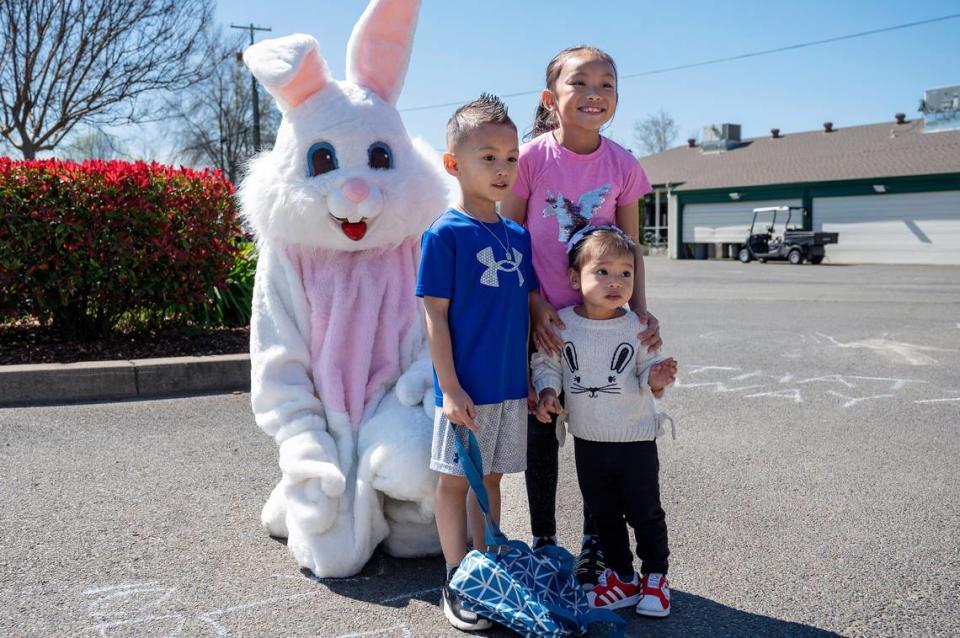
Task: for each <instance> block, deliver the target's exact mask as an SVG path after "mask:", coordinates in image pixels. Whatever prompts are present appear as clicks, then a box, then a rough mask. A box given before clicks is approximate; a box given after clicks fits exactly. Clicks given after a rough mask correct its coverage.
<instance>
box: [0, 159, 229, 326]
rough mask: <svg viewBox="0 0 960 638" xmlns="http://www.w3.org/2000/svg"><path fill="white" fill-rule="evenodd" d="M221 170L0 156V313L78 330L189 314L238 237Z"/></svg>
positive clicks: (216, 286) (221, 282) (213, 285)
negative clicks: (24, 159)
mask: <svg viewBox="0 0 960 638" xmlns="http://www.w3.org/2000/svg"><path fill="white" fill-rule="evenodd" d="M233 191H234V188H233V185H232V184H230V182H229V181H228V180H227V179H226V178H224V177H223V175H221V174H220V173H219V172H218V171H194V170H191V169H188V168H182V167H181V168H174V167H171V166H163V165H160V164H156V163H153V164H146V163H144V162H121V161H110V162H101V161H86V162H83V163H81V164H78V163H74V162H62V161H59V160H42V161H23V162H21V161H14V160H11V159H10V158H0V313H2V314H3V315H5V316H7V317H8V318H18V317H24V316H33V317H36V318H37V319H39V320H40V321H43V322H45V323H50V322H52V323H53V325H54V326H56V327H57V328H59V329H60V330H62V331H64V332H67V333H70V334H74V335H77V336H94V335H103V334H105V333H107V332H110V331H111V330H114V329H116V328H117V326H118V325H119V324H120V323H121V322H132V323H144V322H145V323H157V322H159V321H161V320H163V319H166V318H171V317H173V318H175V319H177V320H182V321H195V320H196V319H197V318H198V317H197V314H198V313H199V307H200V305H201V304H202V302H203V301H204V300H206V299H208V298H209V295H210V291H211V290H218V291H220V292H223V291H224V290H226V289H227V288H226V282H227V277H228V275H229V274H230V272H231V268H233V267H234V266H235V261H236V259H235V256H236V254H237V251H238V247H237V245H236V243H235V242H236V240H237V238H238V237H240V236H241V234H240V229H239V225H238V223H237V215H236V206H235V203H234V200H233Z"/></svg>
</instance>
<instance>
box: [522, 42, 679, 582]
mask: <svg viewBox="0 0 960 638" xmlns="http://www.w3.org/2000/svg"><path fill="white" fill-rule="evenodd" d="M616 109H617V66H616V64H615V63H614V61H613V58H611V57H610V56H609V55H608V54H607V53H604V52H603V51H601V50H600V49H597V48H595V47H590V46H576V47H571V48H569V49H564V50H563V51H561V52H560V53H558V54H557V55H556V56H555V57H554V58H553V59H552V60H551V61H550V64H548V65H547V81H546V88H545V89H544V90H543V92H542V93H541V95H540V104H539V105H538V107H537V113H536V119H535V122H534V127H533V130H532V131H531V133H530V134H529V136H528V139H529V138H532V139H530V141H528V142H527V143H526V144H524V145H523V146H521V147H520V159H519V170H518V175H517V181H516V184H515V185H514V187H513V192H512V193H511V194H509V195H508V196H507V197H506V199H505V201H504V212H505V213H506V214H507V215H508V216H510V217H511V218H513V219H514V220H515V221H517V222H520V223H522V224H524V225H525V226H526V227H527V229H528V230H529V232H530V236H531V241H532V243H533V267H534V270H535V271H536V274H537V278H538V279H539V280H540V294H536V293H534V294H533V295H532V296H531V303H530V311H531V328H532V333H533V335H532V336H533V343H534V345H535V346H536V347H537V348H538V349H540V350H543V351H547V352H551V353H556V352H559V351H560V349H561V347H562V345H563V344H562V343H561V341H560V338H559V336H558V335H557V332H556V329H555V328H554V326H558V327H561V328H562V327H564V326H563V323H562V322H561V321H560V318H559V316H558V315H557V310H560V309H562V308H565V307H567V306H572V305H574V304H575V303H578V302H579V301H580V292H579V291H578V290H575V289H574V288H573V287H571V283H570V280H569V279H568V275H567V271H568V262H567V250H566V245H567V242H568V241H569V239H570V237H571V236H572V235H573V234H574V233H575V232H576V231H577V230H579V229H580V228H581V227H583V226H584V225H586V224H590V225H595V226H601V225H604V224H615V225H616V226H618V227H620V228H621V229H622V230H623V231H624V232H625V233H626V234H627V235H629V236H630V237H631V238H632V239H633V240H634V242H635V243H636V244H637V245H638V246H639V243H640V242H639V235H640V208H639V203H638V202H639V200H640V198H641V197H643V196H644V195H646V194H647V193H649V192H650V190H651V189H650V182H649V180H648V179H647V176H646V174H645V173H644V172H643V169H642V168H641V167H640V163H639V162H638V161H637V159H636V158H635V157H634V156H633V155H632V154H631V153H630V152H629V151H627V150H626V149H624V148H623V147H621V146H620V145H618V144H617V143H616V142H613V141H612V140H610V139H607V138H606V137H604V136H602V135H601V134H600V130H601V128H602V127H603V126H604V125H605V124H606V123H607V122H609V121H610V120H611V119H612V118H613V115H614V113H615V112H616ZM636 264H637V268H636V276H635V278H634V279H635V280H634V282H633V296H632V297H631V300H630V308H631V309H632V310H633V311H634V312H636V313H637V315H638V316H639V317H640V322H641V324H643V325H646V326H648V327H647V329H646V330H645V331H644V332H643V333H641V334H640V340H641V342H642V343H643V345H645V346H646V347H647V348H648V349H649V350H650V351H654V350H656V349H658V348H659V347H660V343H661V341H660V336H659V325H658V321H657V319H656V317H654V316H653V315H652V314H650V313H649V312H648V311H647V299H646V294H645V290H644V268H643V256H642V255H641V254H640V251H639V248H638V249H637V254H636ZM554 425H555V423H554ZM527 436H528V438H527V471H526V483H527V498H528V501H529V505H530V523H531V528H532V532H533V536H534V538H533V545H534V546H535V547H538V546H542V545H544V544H555V543H556V492H557V474H558V459H557V456H558V443H557V438H556V434H555V427H546V426H544V425H543V424H541V423H540V422H539V421H537V419H536V418H535V417H533V416H531V417H530V419H529V421H528V425H527ZM603 569H604V565H603V559H602V553H601V551H600V546H599V541H598V540H597V536H596V533H595V530H594V528H593V524H592V522H591V521H590V516H589V513H588V512H587V511H586V510H585V511H584V537H583V548H582V550H581V553H580V561H579V562H578V564H577V577H578V579H579V580H580V582H581V584H583V586H584V588H586V589H590V588H592V586H593V585H595V584H596V582H597V577H598V576H599V574H600V573H602V572H603Z"/></svg>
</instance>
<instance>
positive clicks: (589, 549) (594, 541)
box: [576, 534, 607, 591]
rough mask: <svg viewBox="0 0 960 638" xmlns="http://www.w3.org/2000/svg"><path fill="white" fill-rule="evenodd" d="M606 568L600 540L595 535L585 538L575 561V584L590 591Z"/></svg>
mask: <svg viewBox="0 0 960 638" xmlns="http://www.w3.org/2000/svg"><path fill="white" fill-rule="evenodd" d="M606 568H607V566H606V565H605V564H604V562H603V551H601V550H600V539H599V538H598V537H597V536H596V534H594V535H591V536H589V537H587V541H586V542H585V543H584V544H583V547H582V548H580V557H579V558H578V559H577V568H576V576H577V582H578V583H580V586H581V587H583V588H584V589H585V590H587V591H590V590H592V589H593V588H594V586H596V584H597V581H598V580H599V579H600V574H602V573H603V572H604V570H605V569H606Z"/></svg>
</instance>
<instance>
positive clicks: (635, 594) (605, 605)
mask: <svg viewBox="0 0 960 638" xmlns="http://www.w3.org/2000/svg"><path fill="white" fill-rule="evenodd" d="M587 600H589V601H590V606H591V607H592V608H594V609H620V608H621V607H629V606H630V605H636V604H637V602H638V601H639V600H640V579H639V578H637V575H636V573H634V575H633V581H632V582H626V583H625V582H623V581H622V580H620V577H619V576H617V572H615V571H613V570H612V569H607V570H606V571H604V572H603V573H602V574H601V575H600V578H599V579H598V582H597V585H596V587H594V588H593V590H592V591H589V592H587Z"/></svg>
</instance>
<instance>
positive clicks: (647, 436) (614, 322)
mask: <svg viewBox="0 0 960 638" xmlns="http://www.w3.org/2000/svg"><path fill="white" fill-rule="evenodd" d="M559 314H560V318H561V319H562V320H563V323H564V324H565V325H566V328H565V329H564V330H560V331H559V332H560V338H561V339H562V340H563V344H564V345H563V351H562V352H561V354H560V355H557V356H550V355H547V354H545V353H541V352H536V353H534V355H533V359H532V362H531V363H532V373H533V387H534V388H535V389H536V391H537V395H538V396H539V394H540V391H541V390H543V389H544V388H553V389H554V390H555V391H556V392H557V393H558V394H559V392H560V389H561V387H562V389H563V392H564V404H565V405H564V407H565V409H566V412H567V413H568V424H569V428H570V433H571V434H572V435H573V436H575V437H578V438H581V439H586V440H588V441H607V442H616V443H621V442H629V441H652V440H654V439H656V437H657V436H658V434H659V433H661V431H660V428H659V422H660V416H659V415H658V412H657V401H656V398H655V397H654V395H653V392H652V391H651V390H650V381H649V379H650V367H651V366H653V365H654V364H655V363H658V362H660V361H663V360H664V359H665V358H666V357H664V356H663V355H661V354H660V353H654V354H651V353H649V352H647V349H646V348H644V347H643V346H641V345H640V340H639V339H638V338H637V334H639V333H640V332H641V331H642V330H643V328H644V327H643V324H641V323H640V319H639V318H638V317H637V315H636V314H635V313H633V312H628V313H626V314H625V315H623V316H622V317H617V318H615V319H609V320H605V321H604V320H596V319H587V318H586V317H581V316H580V315H578V314H577V313H576V312H574V310H573V307H570V308H564V309H563V310H561V311H560V313H559Z"/></svg>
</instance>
